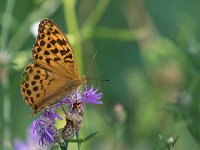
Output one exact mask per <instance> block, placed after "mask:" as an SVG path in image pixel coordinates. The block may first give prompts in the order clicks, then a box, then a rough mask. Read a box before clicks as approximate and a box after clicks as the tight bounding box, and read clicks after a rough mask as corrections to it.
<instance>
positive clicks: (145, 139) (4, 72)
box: [0, 0, 200, 150]
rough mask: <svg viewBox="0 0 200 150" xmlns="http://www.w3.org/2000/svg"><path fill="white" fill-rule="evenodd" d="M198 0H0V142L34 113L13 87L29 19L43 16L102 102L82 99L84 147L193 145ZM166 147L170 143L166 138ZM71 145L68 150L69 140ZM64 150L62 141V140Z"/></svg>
mask: <svg viewBox="0 0 200 150" xmlns="http://www.w3.org/2000/svg"><path fill="white" fill-rule="evenodd" d="M199 6H200V1H198V0H190V1H183V0H168V1H166V0H159V1H155V0H152V1H149V0H123V1H122V0H77V1H76V0H62V1H61V0H7V1H6V0H0V148H3V147H4V148H7V149H12V143H13V141H14V140H15V139H21V140H25V139H26V131H27V128H28V126H29V125H30V124H31V122H32V121H33V120H34V119H35V118H37V117H38V116H36V117H34V118H32V119H29V114H30V113H31V112H32V110H31V109H30V108H28V107H27V106H26V104H25V102H24V101H23V98H22V95H21V93H20V82H21V73H22V71H23V68H24V67H25V66H26V65H27V64H28V63H29V62H30V61H31V59H32V58H31V48H32V45H33V43H34V41H35V37H34V36H33V34H32V33H31V30H30V28H31V26H32V25H33V23H35V22H37V21H40V20H41V19H43V18H50V19H52V20H53V21H54V22H55V23H56V24H58V25H59V27H60V28H61V29H62V30H63V32H64V33H65V34H66V35H67V37H68V38H69V41H70V42H71V44H72V45H73V48H74V51H75V53H76V56H77V58H78V63H79V71H80V74H81V75H83V74H86V75H87V76H88V77H94V78H100V79H110V80H111V81H110V82H99V81H94V80H89V81H88V85H94V87H96V88H97V87H99V91H101V92H102V93H103V101H104V104H103V105H99V106H92V105H87V106H86V108H85V111H86V112H85V119H84V123H83V126H82V128H81V133H80V137H86V136H87V135H89V134H90V133H92V132H94V131H99V134H98V135H97V136H95V137H94V138H92V139H91V140H90V141H88V142H87V143H84V144H83V147H82V149H83V150H84V149H85V150H94V149H95V150H154V149H156V150H157V149H166V148H167V146H169V144H167V139H170V137H171V138H176V137H179V138H178V140H177V142H176V143H175V146H174V149H175V150H188V149H192V150H199V149H200V103H199V102H200V92H199V91H200V59H199V58H200V42H199V41H200V34H199V33H200V27H199V25H200V9H199ZM172 145H173V144H172ZM70 147H71V149H77V148H76V145H75V144H70ZM69 149H70V148H69Z"/></svg>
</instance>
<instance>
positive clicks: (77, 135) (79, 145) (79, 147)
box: [76, 132, 81, 150]
mask: <svg viewBox="0 0 200 150" xmlns="http://www.w3.org/2000/svg"><path fill="white" fill-rule="evenodd" d="M76 138H77V140H79V132H76ZM78 150H81V143H80V142H78Z"/></svg>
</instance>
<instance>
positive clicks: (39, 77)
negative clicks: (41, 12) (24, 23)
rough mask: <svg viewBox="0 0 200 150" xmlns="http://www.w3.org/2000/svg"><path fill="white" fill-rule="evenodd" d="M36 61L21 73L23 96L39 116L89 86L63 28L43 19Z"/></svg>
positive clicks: (33, 49) (34, 47)
mask: <svg viewBox="0 0 200 150" xmlns="http://www.w3.org/2000/svg"><path fill="white" fill-rule="evenodd" d="M32 57H33V60H32V62H31V63H30V64H28V65H27V67H26V68H25V69H24V71H23V73H22V83H21V93H22V95H23V97H24V100H25V102H26V103H27V105H28V106H29V107H31V108H32V109H34V112H33V113H32V114H36V113H38V112H40V111H42V110H44V109H45V108H47V107H49V106H51V105H53V104H55V103H56V102H58V101H60V100H61V99H62V98H64V97H65V96H66V95H70V94H71V93H73V92H74V91H76V90H77V89H78V88H79V87H80V86H81V85H82V84H84V83H86V80H87V77H86V76H82V77H81V78H79V77H78V63H77V60H76V57H75V54H74V51H73V49H72V47H71V45H70V43H69V41H68V39H67V38H66V36H65V35H64V34H63V32H62V31H61V29H60V28H59V27H58V26H57V25H56V24H55V23H54V22H53V21H51V20H50V19H47V18H45V19H43V20H42V21H41V22H40V24H39V27H38V35H37V38H36V41H35V43H34V45H33V48H32Z"/></svg>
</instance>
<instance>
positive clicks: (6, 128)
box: [0, 0, 15, 149]
mask: <svg viewBox="0 0 200 150" xmlns="http://www.w3.org/2000/svg"><path fill="white" fill-rule="evenodd" d="M14 4H15V0H8V1H7V5H6V9H5V12H4V15H3V19H2V37H1V48H0V49H1V50H0V51H6V47H7V42H8V35H9V29H10V25H11V19H12V12H13V8H14ZM2 72H3V76H2V91H3V92H2V93H3V94H2V97H3V115H2V116H3V136H2V137H3V138H4V140H3V142H5V143H11V127H10V125H11V100H10V95H9V87H10V81H9V73H8V67H7V66H5V67H3V69H2ZM10 148H11V145H8V144H3V149H10Z"/></svg>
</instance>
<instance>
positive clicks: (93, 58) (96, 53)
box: [90, 51, 98, 64]
mask: <svg viewBox="0 0 200 150" xmlns="http://www.w3.org/2000/svg"><path fill="white" fill-rule="evenodd" d="M97 53H98V51H96V52H95V54H94V56H93V57H92V59H91V61H90V63H91V64H92V63H93V61H94V58H95V57H96V56H97Z"/></svg>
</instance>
